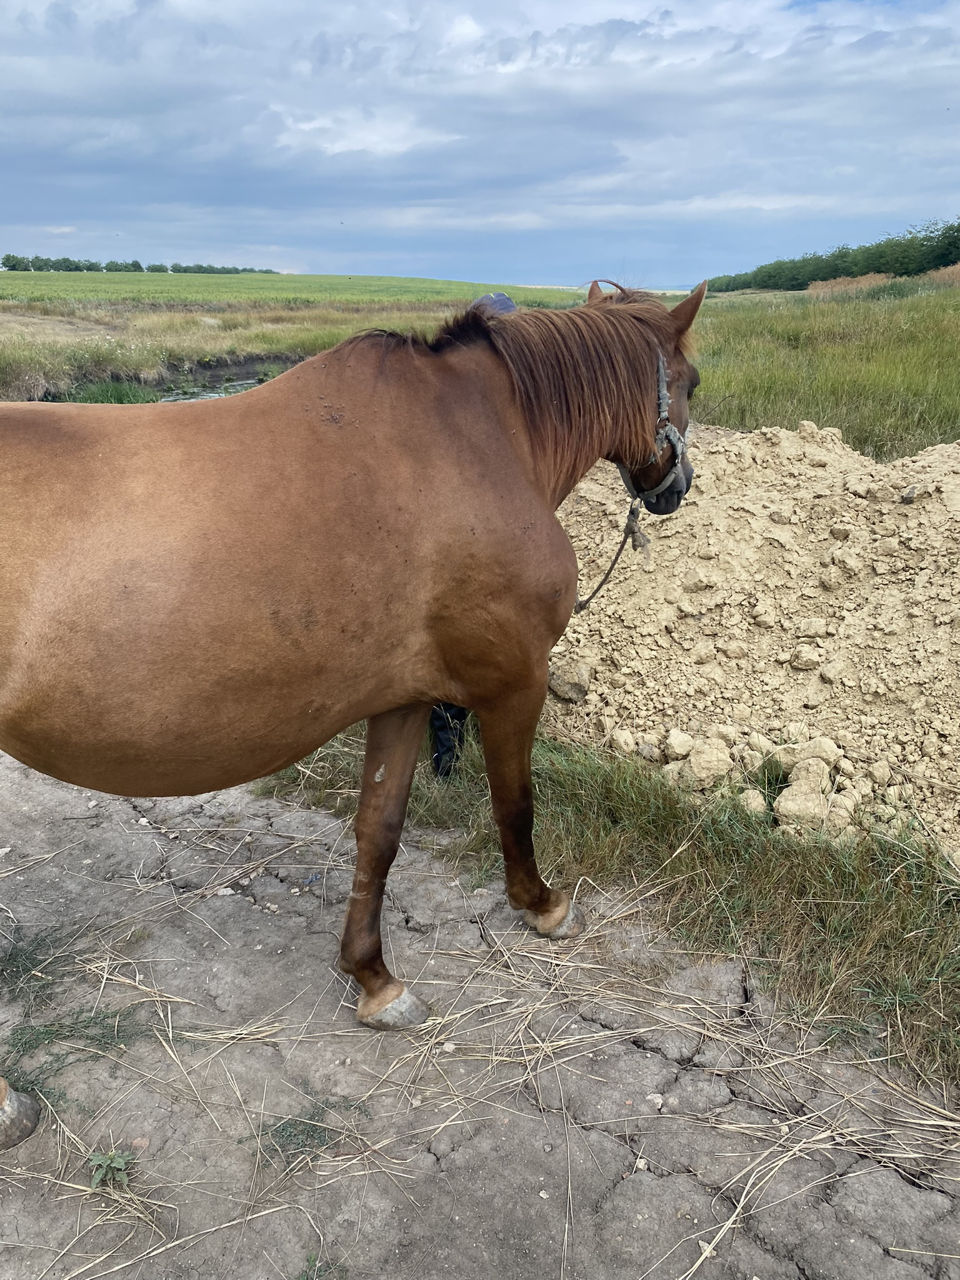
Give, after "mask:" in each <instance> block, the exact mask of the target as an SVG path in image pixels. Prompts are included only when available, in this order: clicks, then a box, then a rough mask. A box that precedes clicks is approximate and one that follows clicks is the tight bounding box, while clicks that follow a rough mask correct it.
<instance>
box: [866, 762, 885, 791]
mask: <svg viewBox="0 0 960 1280" xmlns="http://www.w3.org/2000/svg"><path fill="white" fill-rule="evenodd" d="M867 777H868V778H869V779H870V781H871V782H875V783H876V784H877V786H878V787H885V786H887V785H888V784H889V782H890V766H889V765H888V764H887V762H886V760H877V761H875V763H873V764H868V765H867Z"/></svg>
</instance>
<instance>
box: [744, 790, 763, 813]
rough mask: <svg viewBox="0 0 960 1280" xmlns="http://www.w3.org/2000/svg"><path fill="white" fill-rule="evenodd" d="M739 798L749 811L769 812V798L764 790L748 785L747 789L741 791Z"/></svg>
mask: <svg viewBox="0 0 960 1280" xmlns="http://www.w3.org/2000/svg"><path fill="white" fill-rule="evenodd" d="M739 799H740V803H741V804H742V805H743V807H744V809H746V811H747V813H766V812H767V798H766V796H765V795H764V794H763V792H762V791H757V790H756V788H755V787H748V788H747V790H746V791H741V792H740V796H739Z"/></svg>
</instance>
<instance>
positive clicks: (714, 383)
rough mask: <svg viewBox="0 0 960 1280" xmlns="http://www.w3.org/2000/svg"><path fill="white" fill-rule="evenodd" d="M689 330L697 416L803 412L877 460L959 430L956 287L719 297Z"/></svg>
mask: <svg viewBox="0 0 960 1280" xmlns="http://www.w3.org/2000/svg"><path fill="white" fill-rule="evenodd" d="M696 335H697V342H698V346H699V357H698V360H697V363H698V367H699V369H700V375H701V377H702V379H703V384H702V389H701V391H700V392H699V393H698V394H699V396H700V402H699V403H698V404H697V406H696V411H697V416H698V417H699V418H700V419H701V420H703V421H705V422H712V423H716V424H718V425H720V426H725V427H731V428H734V429H736V430H753V429H754V428H756V427H785V428H791V429H796V426H797V423H798V422H799V421H801V420H802V419H804V418H807V419H810V420H812V421H813V422H816V423H817V425H818V426H821V427H837V428H839V429H840V430H841V431H842V432H843V437H844V440H845V441H846V442H847V444H849V445H850V446H851V447H852V448H854V449H857V450H859V451H860V452H861V453H866V454H869V455H872V456H875V457H877V458H882V459H889V458H895V457H905V456H911V455H913V454H915V453H917V452H919V451H920V450H921V449H924V448H926V447H927V446H929V445H932V444H939V443H948V442H952V441H955V440H960V362H958V361H957V359H956V352H957V351H958V349H960V288H953V289H942V290H939V291H937V292H931V293H927V294H920V295H917V296H913V297H905V298H897V297H883V296H881V297H878V298H861V297H857V296H855V295H850V294H846V295H844V294H837V295H835V296H832V297H826V298H823V299H817V298H814V297H810V296H808V295H807V294H774V295H770V296H763V295H757V294H745V295H736V294H727V295H721V296H720V297H718V298H716V299H712V298H711V299H708V300H707V303H706V305H705V307H704V309H703V310H702V312H701V314H700V316H699V317H698V320H697V326H696Z"/></svg>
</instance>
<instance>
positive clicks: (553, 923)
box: [523, 899, 587, 942]
mask: <svg viewBox="0 0 960 1280" xmlns="http://www.w3.org/2000/svg"><path fill="white" fill-rule="evenodd" d="M523 918H524V920H526V922H527V924H528V925H530V927H531V928H532V929H536V931H537V933H540V934H542V935H543V936H544V937H545V938H551V939H552V940H553V941H554V942H560V941H561V940H562V939H563V938H575V937H576V936H577V935H578V934H580V933H583V931H584V929H585V928H586V923H587V922H586V918H585V917H584V914H583V912H582V911H581V910H580V908H579V907H578V906H577V904H576V903H575V902H571V901H570V900H569V899H568V900H567V901H566V903H561V904H560V906H559V907H556V908H555V909H554V910H553V911H545V912H544V913H543V914H542V915H537V913H536V911H525V912H524V913H523Z"/></svg>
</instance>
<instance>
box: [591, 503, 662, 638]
mask: <svg viewBox="0 0 960 1280" xmlns="http://www.w3.org/2000/svg"><path fill="white" fill-rule="evenodd" d="M642 506H643V504H642V503H641V501H640V499H639V498H635V499H634V500H633V502H631V504H630V510H629V511H628V512H627V523H626V524H625V525H624V527H623V537H622V538H621V539H620V546H619V547H618V548H617V554H616V555H615V556H614V557H613V560H612V561H611V562H610V568H609V569H608V570H607V572H606V573H605V574H604V575H603V577H602V578H601V579H600V581H599V582H598V583H597V585H596V586H595V587H594V589H593V590H592V591H591V592H590V594H589V595H588V596H587V598H586V600H581V599H580V597H579V596H578V597H577V603H576V604H575V605H574V607H573V612H574V613H583V611H584V609H586V607H587V605H588V604H589V603H590V601H591V600H592V599H593V598H594V596H595V595H596V594H597V593H598V592H599V591H600V590H601V588H603V587H605V586H606V585H607V583H608V582H609V580H610V575H611V574H612V573H613V571H614V569H615V568H616V567H617V561H618V560H619V559H620V557H621V556H622V555H623V549H624V547H625V546H626V545H627V539H628V538H629V539H630V541H631V543H632V545H633V549H634V551H639V549H640V548H641V547H643V549H644V551H646V550H647V548H648V547H649V546H650V539H649V538H648V537H647V535H646V534H645V533H644V532H643V530H642V529H641V528H640V525H639V524H638V523H637V521H638V519H639V517H640V511H641V509H642Z"/></svg>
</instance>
